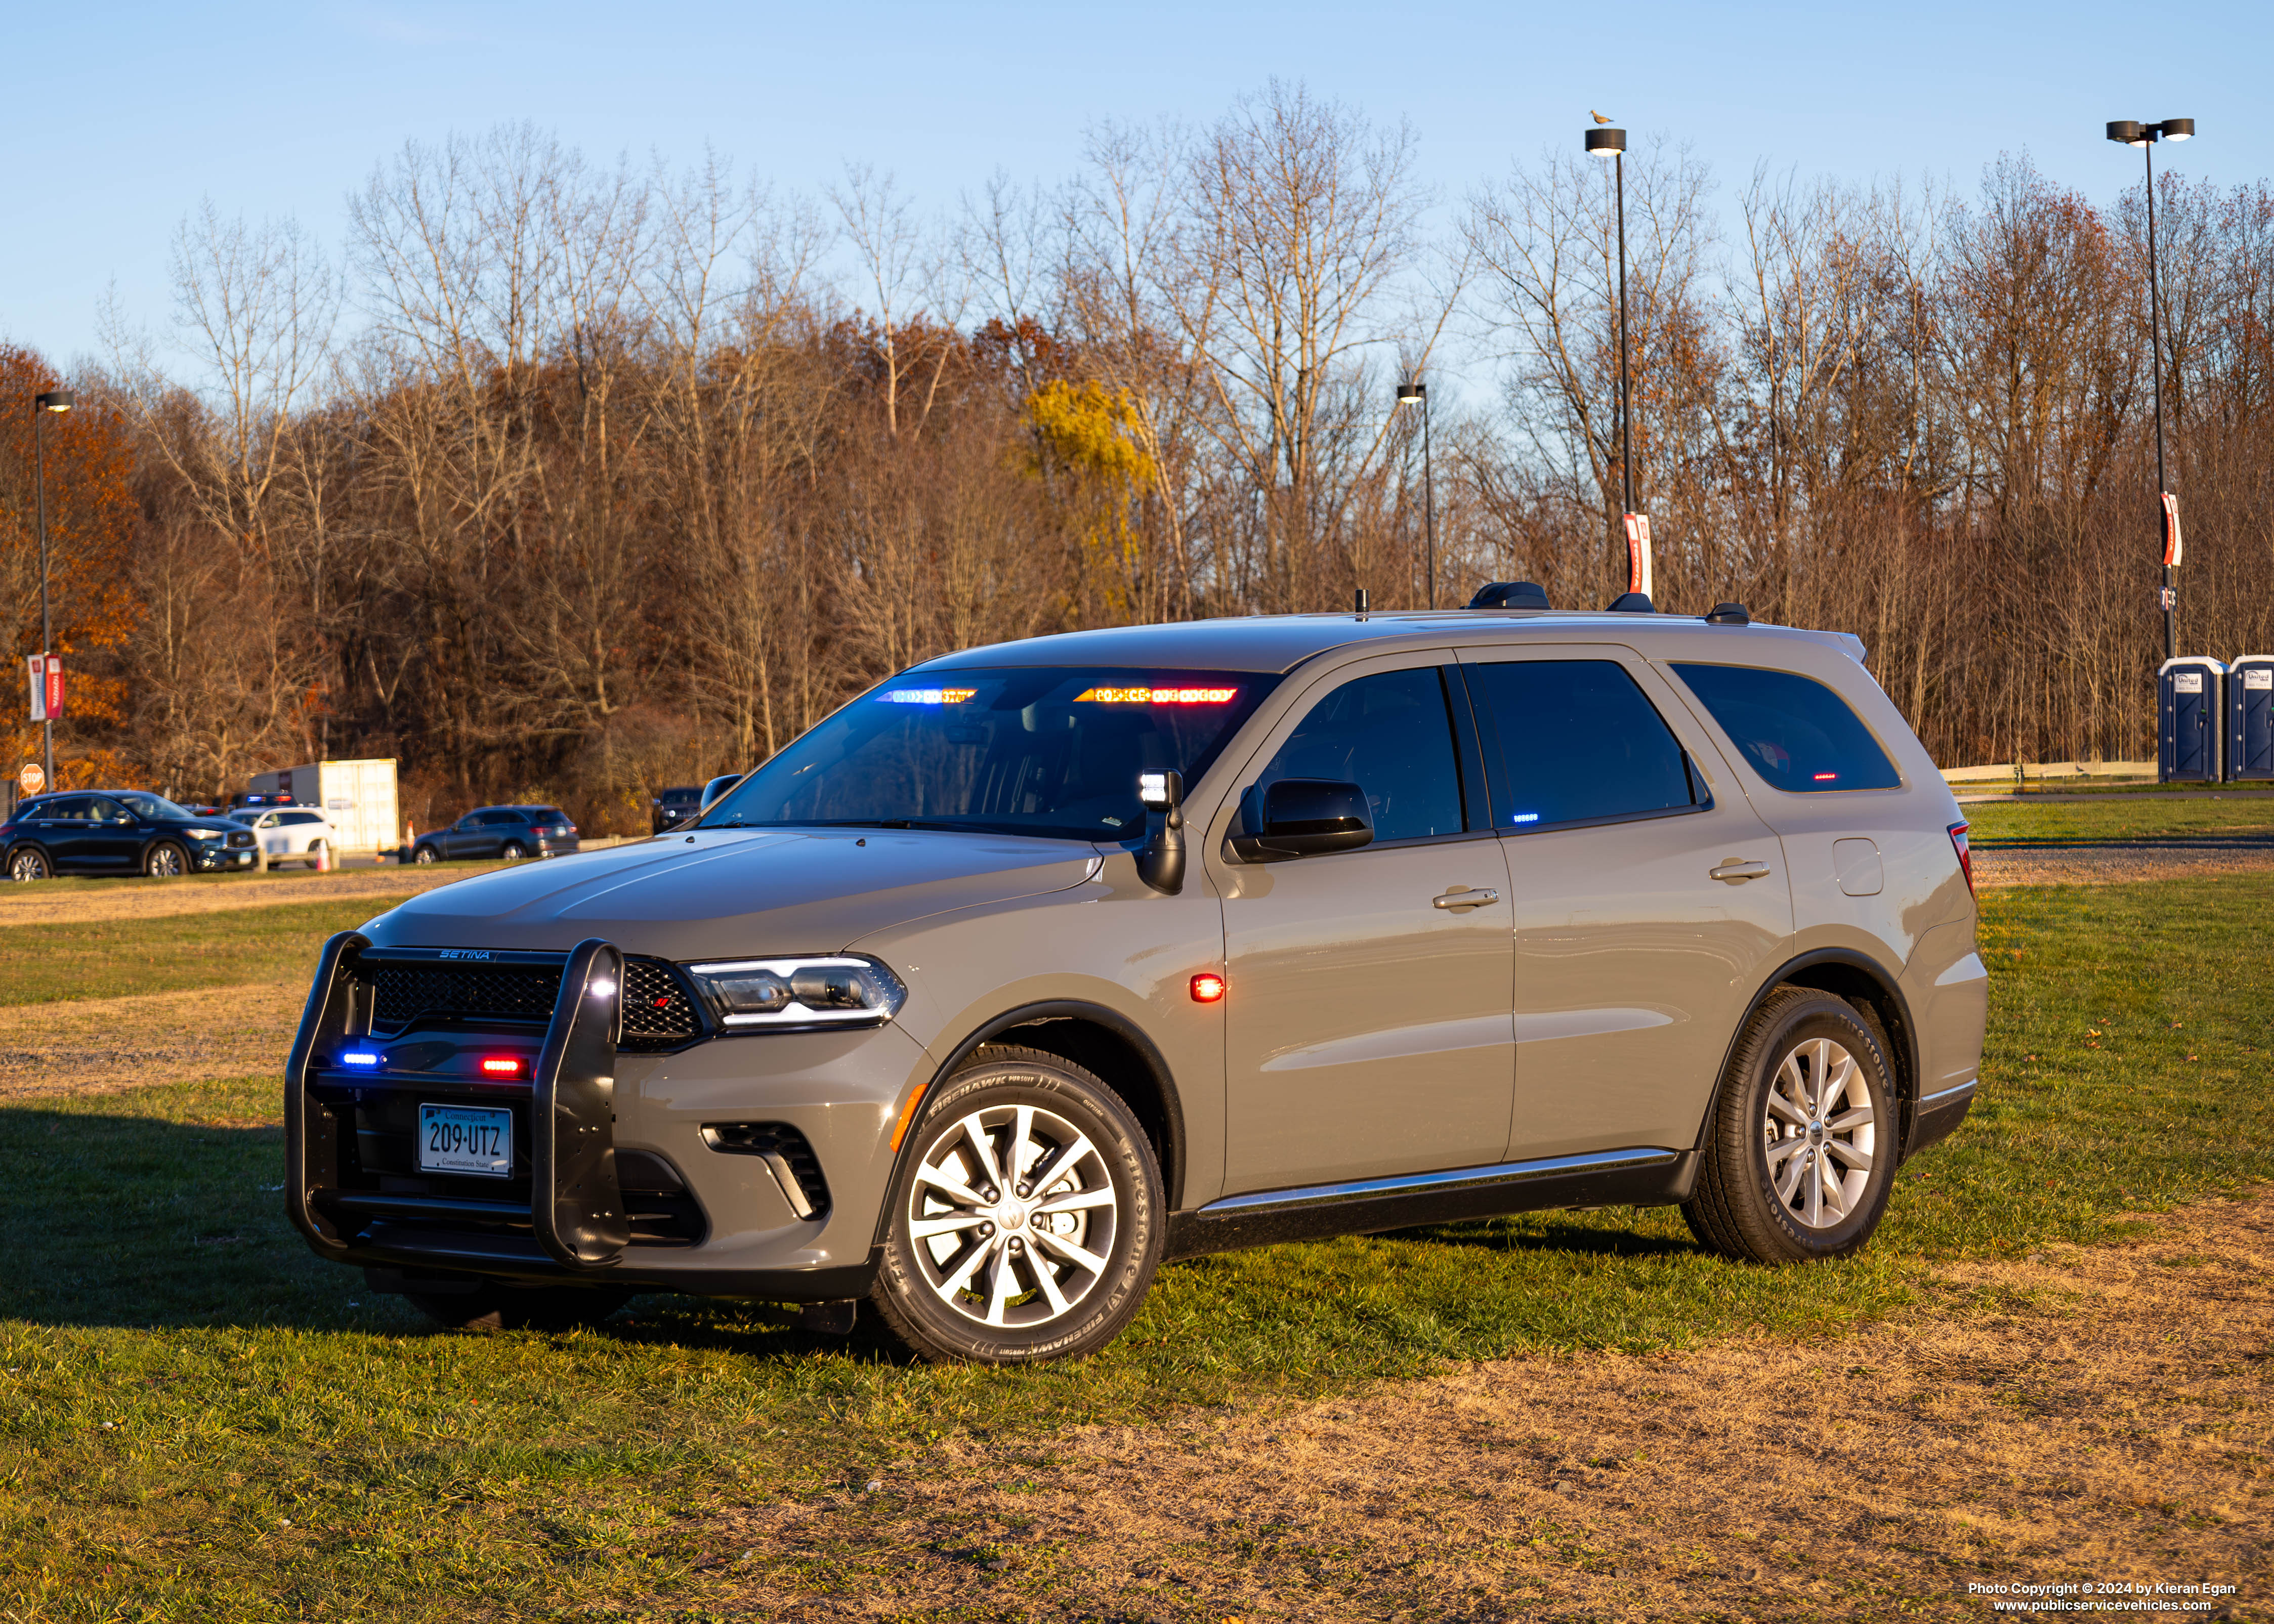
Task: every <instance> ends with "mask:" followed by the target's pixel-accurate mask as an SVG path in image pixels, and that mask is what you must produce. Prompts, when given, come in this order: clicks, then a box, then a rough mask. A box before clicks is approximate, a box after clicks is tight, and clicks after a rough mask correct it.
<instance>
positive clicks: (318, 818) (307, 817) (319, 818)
mask: <svg viewBox="0 0 2274 1624" xmlns="http://www.w3.org/2000/svg"><path fill="white" fill-rule="evenodd" d="M282 821H283V822H285V823H322V822H323V821H324V819H323V815H322V814H321V813H319V812H287V813H286V814H285V815H284V816H283V819H282Z"/></svg>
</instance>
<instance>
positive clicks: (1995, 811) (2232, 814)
mask: <svg viewBox="0 0 2274 1624" xmlns="http://www.w3.org/2000/svg"><path fill="white" fill-rule="evenodd" d="M1959 811H1960V813H1961V814H1962V816H1964V817H1965V819H1966V821H1967V823H1968V825H1969V828H1970V830H1971V833H1970V835H1969V838H1971V839H1972V840H1973V841H1974V842H1975V844H1977V845H1979V846H1993V847H1994V846H2003V845H2007V844H2009V843H2014V842H2024V841H2036V840H2154V839H2164V838H2170V837H2172V836H2180V837H2186V836H2189V835H2197V836H2201V835H2241V836H2252V835H2264V836H2274V796H2269V797H2265V798H2263V799H2256V798H2254V799H2250V800H2237V801H2179V800H2173V799H2171V798H2169V797H2163V796H2110V797H2108V798H2106V799H2105V800H2100V801H2037V802H2030V801H1977V802H1976V803H1974V804H1973V805H1970V806H1962V807H1961V808H1959Z"/></svg>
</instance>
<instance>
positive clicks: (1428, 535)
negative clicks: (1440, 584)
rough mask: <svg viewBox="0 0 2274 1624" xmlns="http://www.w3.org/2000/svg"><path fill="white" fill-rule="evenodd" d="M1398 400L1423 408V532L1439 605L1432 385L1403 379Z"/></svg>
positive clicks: (1433, 601)
mask: <svg viewBox="0 0 2274 1624" xmlns="http://www.w3.org/2000/svg"><path fill="white" fill-rule="evenodd" d="M1397 404H1398V407H1399V409H1400V410H1404V408H1405V407H1408V406H1419V407H1420V408H1421V534H1422V536H1423V538H1424V539H1425V541H1426V543H1427V547H1428V550H1429V566H1428V568H1429V607H1431V608H1432V609H1434V608H1435V607H1436V606H1437V479H1436V476H1435V475H1434V474H1433V473H1432V472H1431V471H1430V469H1429V386H1428V385H1427V384H1426V383H1401V384H1399V385H1398V386H1397Z"/></svg>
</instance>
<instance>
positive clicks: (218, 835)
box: [182, 829, 229, 840]
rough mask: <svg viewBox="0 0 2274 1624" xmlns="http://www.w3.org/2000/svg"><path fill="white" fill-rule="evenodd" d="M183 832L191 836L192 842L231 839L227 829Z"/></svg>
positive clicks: (185, 830) (187, 830) (188, 830)
mask: <svg viewBox="0 0 2274 1624" xmlns="http://www.w3.org/2000/svg"><path fill="white" fill-rule="evenodd" d="M182 832H183V833H184V834H185V835H187V836H189V838H191V839H192V840H226V839H227V838H229V831H228V830H226V829H184V831H182Z"/></svg>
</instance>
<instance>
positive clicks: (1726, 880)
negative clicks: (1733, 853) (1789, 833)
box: [1708, 857, 1769, 885]
mask: <svg viewBox="0 0 2274 1624" xmlns="http://www.w3.org/2000/svg"><path fill="white" fill-rule="evenodd" d="M1768 871H1769V866H1768V864H1766V863H1765V862H1755V861H1752V860H1751V859H1750V858H1744V857H1724V858H1723V859H1722V860H1721V864H1720V866H1719V867H1717V868H1712V869H1709V870H1708V872H1709V873H1711V874H1712V875H1713V877H1714V878H1715V879H1717V880H1719V881H1721V883H1723V884H1725V885H1743V883H1745V882H1746V881H1747V880H1758V879H1759V878H1761V877H1762V876H1765V875H1766V874H1767V873H1768Z"/></svg>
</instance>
